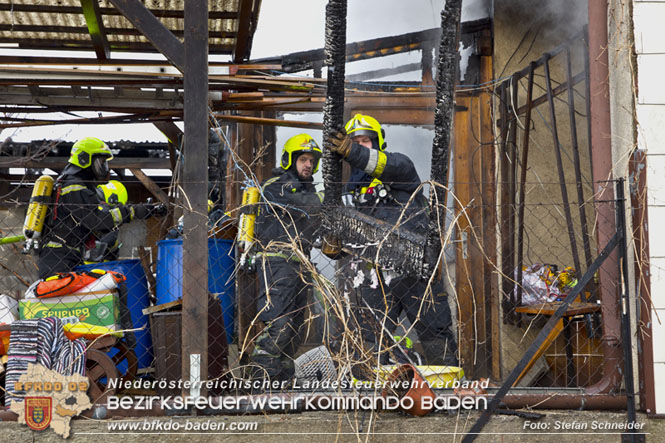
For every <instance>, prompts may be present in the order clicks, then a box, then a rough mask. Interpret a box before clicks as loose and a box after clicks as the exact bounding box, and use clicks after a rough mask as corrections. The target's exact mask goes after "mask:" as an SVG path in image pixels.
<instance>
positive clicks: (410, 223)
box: [344, 143, 427, 234]
mask: <svg viewBox="0 0 665 443" xmlns="http://www.w3.org/2000/svg"><path fill="white" fill-rule="evenodd" d="M346 161H347V162H348V163H349V164H350V165H351V166H352V167H353V168H354V169H353V170H352V172H351V178H350V180H349V182H348V183H347V184H346V186H345V189H344V190H345V192H346V193H350V194H352V195H353V201H354V205H355V206H356V207H357V208H358V210H360V211H361V212H364V213H366V214H368V215H371V216H372V217H374V218H377V219H380V220H383V221H386V222H388V223H393V224H394V223H396V222H397V220H398V219H399V217H400V215H401V213H402V210H403V209H404V207H406V203H407V202H408V201H409V199H410V198H411V195H412V194H413V192H414V191H415V190H416V189H418V186H419V185H420V177H419V176H418V173H417V172H416V167H415V166H414V164H413V162H412V161H411V159H410V158H409V157H407V156H406V155H404V154H400V153H399V152H383V151H380V150H378V149H367V148H366V147H364V146H361V145H359V144H357V143H353V145H352V146H351V150H350V152H349V155H348V157H347V158H346ZM381 186H383V187H384V189H385V191H387V193H386V196H385V197H380V196H379V189H380V187H381ZM426 209H427V200H426V199H425V196H424V195H423V192H422V190H420V191H418V193H417V194H416V196H415V198H414V199H413V201H411V203H410V204H409V206H408V207H407V209H406V210H405V211H404V216H403V217H402V220H401V223H400V226H403V227H405V228H406V229H408V230H411V231H413V232H416V233H420V234H424V233H425V232H426V229H427V213H426Z"/></svg>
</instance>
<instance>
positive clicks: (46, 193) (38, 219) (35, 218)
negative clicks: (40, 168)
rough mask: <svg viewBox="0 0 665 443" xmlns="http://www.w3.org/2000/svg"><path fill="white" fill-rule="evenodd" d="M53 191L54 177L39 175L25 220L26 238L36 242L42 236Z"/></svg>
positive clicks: (24, 232)
mask: <svg viewBox="0 0 665 443" xmlns="http://www.w3.org/2000/svg"><path fill="white" fill-rule="evenodd" d="M52 192H53V178H52V177H50V176H48V175H42V176H41V177H39V178H38V179H37V181H36V182H35V187H34V188H33V189H32V195H31V196H30V204H29V205H28V212H27V214H26V215H25V222H23V235H25V238H26V239H30V240H32V241H33V242H34V241H35V240H37V239H39V238H40V237H41V235H42V231H43V230H44V221H45V220H46V211H47V210H48V205H49V203H50V202H51V193H52Z"/></svg>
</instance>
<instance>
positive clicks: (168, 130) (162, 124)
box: [152, 121, 183, 172]
mask: <svg viewBox="0 0 665 443" xmlns="http://www.w3.org/2000/svg"><path fill="white" fill-rule="evenodd" d="M152 124H153V125H155V127H156V128H157V129H159V130H160V131H162V134H164V135H165V136H166V138H167V140H168V141H169V145H168V146H169V161H170V162H171V171H173V172H175V168H176V160H177V159H176V147H178V146H180V143H181V141H182V134H183V133H182V131H181V130H180V128H179V127H177V126H176V124H175V123H173V121H157V122H153V123H152Z"/></svg>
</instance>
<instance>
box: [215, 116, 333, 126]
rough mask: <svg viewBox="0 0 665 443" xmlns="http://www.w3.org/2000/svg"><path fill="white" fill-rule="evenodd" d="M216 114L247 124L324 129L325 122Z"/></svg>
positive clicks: (220, 117) (219, 118) (222, 118)
mask: <svg viewBox="0 0 665 443" xmlns="http://www.w3.org/2000/svg"><path fill="white" fill-rule="evenodd" d="M214 116H215V118H216V119H218V120H224V121H236V122H240V123H245V124H255V125H267V126H282V127H286V128H307V129H323V123H317V122H301V121H296V120H280V119H276V118H262V117H252V116H247V115H229V114H220V113H215V114H214Z"/></svg>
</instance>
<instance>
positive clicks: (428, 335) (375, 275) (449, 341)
mask: <svg viewBox="0 0 665 443" xmlns="http://www.w3.org/2000/svg"><path fill="white" fill-rule="evenodd" d="M330 146H331V147H332V148H331V149H332V150H333V151H335V152H337V153H338V154H340V155H341V156H342V157H343V158H344V160H345V161H346V162H348V163H349V165H351V167H352V171H351V176H350V179H349V181H348V182H347V183H346V184H345V186H344V191H343V193H344V198H343V200H344V202H345V204H350V205H353V206H355V207H356V208H357V209H358V210H359V211H361V212H363V213H365V214H368V215H370V216H372V217H374V218H377V219H380V220H383V221H386V222H388V223H391V224H396V223H397V222H398V219H399V218H400V216H401V217H402V219H401V221H400V227H404V228H406V229H407V230H410V231H412V232H418V233H421V234H424V233H425V232H427V221H428V217H427V210H428V203H427V200H426V199H425V197H424V195H423V193H422V190H420V189H418V187H419V185H420V178H419V177H418V173H417V172H416V168H415V166H414V164H413V162H412V161H411V159H410V158H409V157H408V156H406V155H404V154H400V153H397V152H387V151H386V141H385V132H384V130H383V128H382V127H381V124H380V123H379V122H378V121H377V120H376V119H375V118H373V117H371V116H369V115H362V114H356V115H355V116H353V118H351V119H350V120H349V121H348V122H347V124H346V125H345V128H344V131H341V132H339V133H338V134H336V135H335V136H333V137H332V138H331V144H330ZM416 191H417V193H416V195H415V197H414V199H413V201H412V202H411V203H409V204H408V205H407V202H408V201H409V200H410V199H411V196H412V195H413V193H414V192H416ZM405 208H406V209H405ZM366 258H367V257H366ZM349 267H350V272H351V273H352V275H351V276H350V277H351V278H349V279H347V285H348V287H347V288H346V291H347V292H348V293H349V294H350V295H351V296H352V297H351V298H352V300H353V301H354V304H355V308H356V310H357V312H358V313H359V314H360V315H359V316H358V317H359V318H358V321H359V323H360V329H361V331H362V334H363V339H364V341H365V343H366V345H368V347H370V348H372V349H376V346H377V343H378V335H379V334H382V333H384V332H388V333H390V334H392V333H393V332H394V331H395V329H396V328H397V325H398V321H399V317H400V315H401V314H402V312H404V313H405V314H406V316H407V318H408V319H409V321H410V322H411V323H412V324H414V325H415V330H416V332H417V333H418V338H419V339H420V342H421V345H422V347H423V351H424V353H425V359H426V360H427V362H428V363H429V364H433V365H434V364H437V365H440V364H446V365H454V366H456V365H457V358H456V353H457V345H456V340H455V337H454V335H453V334H452V331H451V324H452V320H451V314H450V307H449V305H448V301H447V299H446V297H445V293H444V291H443V284H442V282H441V281H436V282H435V283H434V284H433V285H432V294H433V297H428V296H427V294H426V293H425V292H426V289H427V282H426V281H424V280H422V279H419V278H417V277H415V276H410V275H399V274H396V273H395V272H394V271H392V270H391V269H385V268H383V269H380V268H377V267H376V266H374V264H372V263H370V262H369V261H366V260H364V261H363V260H359V259H355V260H352V261H351V263H350V266H349ZM382 288H383V289H382ZM384 290H385V298H384ZM386 316H387V319H386V320H387V321H386V322H385V328H384V326H382V323H383V319H384V317H386ZM383 342H384V343H387V344H388V345H389V344H391V340H384V341H383ZM387 357H388V356H387V354H385V353H384V352H381V353H380V359H379V361H380V362H382V363H385V362H387Z"/></svg>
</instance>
